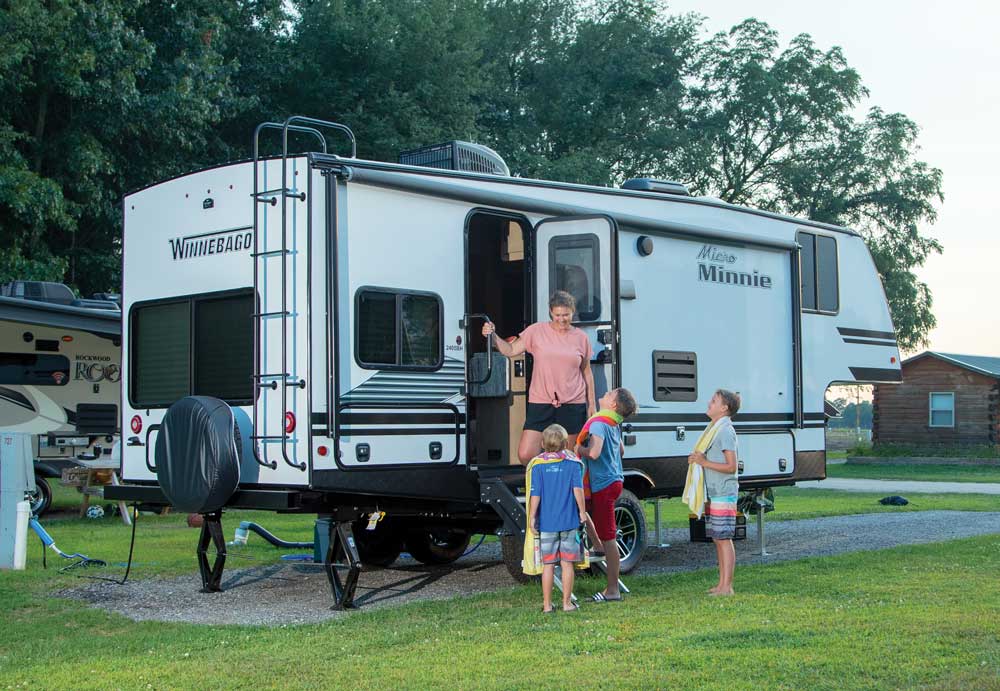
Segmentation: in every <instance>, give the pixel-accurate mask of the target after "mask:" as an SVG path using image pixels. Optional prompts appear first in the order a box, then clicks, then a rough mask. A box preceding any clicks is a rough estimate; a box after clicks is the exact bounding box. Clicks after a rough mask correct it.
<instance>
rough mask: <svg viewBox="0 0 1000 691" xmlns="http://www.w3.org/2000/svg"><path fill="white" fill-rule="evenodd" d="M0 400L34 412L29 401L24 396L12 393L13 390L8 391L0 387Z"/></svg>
mask: <svg viewBox="0 0 1000 691" xmlns="http://www.w3.org/2000/svg"><path fill="white" fill-rule="evenodd" d="M0 400H2V401H7V402H8V403H13V404H14V405H16V406H18V407H20V408H24V409H26V410H30V411H31V412H33V413H34V412H36V411H35V407H34V406H33V405H31V401H29V400H28V398H27V397H26V396H25V395H24V394H22V393H19V392H17V391H14V390H13V389H8V388H7V387H4V386H0Z"/></svg>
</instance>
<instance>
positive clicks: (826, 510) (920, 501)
mask: <svg viewBox="0 0 1000 691" xmlns="http://www.w3.org/2000/svg"><path fill="white" fill-rule="evenodd" d="M834 467H836V468H842V467H843V466H828V467H827V471H828V472H829V470H830V468H834ZM884 496H885V493H876V492H844V491H840V490H828V489H799V488H797V487H776V488H775V489H774V506H775V509H774V511H771V512H770V513H768V514H766V515H765V520H767V521H794V520H798V519H802V518H819V517H821V516H845V515H849V514H859V513H886V512H899V511H932V510H951V511H1000V497H997V496H996V495H992V496H991V495H988V494H919V495H910V496H908V497H907V499H909V500H910V504H909V505H907V506H883V505H882V504H879V503H878V500H879V499H881V498H882V497H884ZM660 514H661V516H662V517H663V520H664V522H665V524H666V525H667V526H668V527H670V528H682V527H686V526H687V525H688V511H687V507H686V506H684V504H682V503H681V501H680V500H679V499H671V500H669V501H664V502H661V504H660ZM750 520H751V521H754V520H756V519H755V518H754V517H753V516H751V517H750ZM646 522H647V524H648V527H649V528H650V529H651V530H652V528H653V527H654V525H655V524H654V523H653V508H652V507H651V506H647V507H646Z"/></svg>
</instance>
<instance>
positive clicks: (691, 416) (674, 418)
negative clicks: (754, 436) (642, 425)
mask: <svg viewBox="0 0 1000 691" xmlns="http://www.w3.org/2000/svg"><path fill="white" fill-rule="evenodd" d="M706 417H707V416H706V415H703V414H699V413H638V414H637V415H633V416H632V417H630V418H629V419H628V420H627V421H626V422H691V423H694V424H698V423H703V422H704V421H705V418H706ZM804 417H805V419H806V420H823V419H824V418H825V417H826V414H825V413H806V414H805V416H804ZM794 419H795V414H794V413H738V414H737V415H736V416H735V417H734V418H733V424H735V425H739V424H740V423H742V422H791V421H792V420H794Z"/></svg>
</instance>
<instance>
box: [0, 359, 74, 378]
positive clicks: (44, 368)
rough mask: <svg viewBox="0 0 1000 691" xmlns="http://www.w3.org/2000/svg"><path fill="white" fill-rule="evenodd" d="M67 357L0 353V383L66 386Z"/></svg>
mask: <svg viewBox="0 0 1000 691" xmlns="http://www.w3.org/2000/svg"><path fill="white" fill-rule="evenodd" d="M68 383H69V359H68V358H66V357H63V356H62V355H36V354H34V353H0V384H8V385H11V386H18V385H30V386H66V384H68Z"/></svg>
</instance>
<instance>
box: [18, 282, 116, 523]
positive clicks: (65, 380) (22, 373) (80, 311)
mask: <svg viewBox="0 0 1000 691" xmlns="http://www.w3.org/2000/svg"><path fill="white" fill-rule="evenodd" d="M5 288H8V290H5V293H6V294H5V295H0V428H2V429H3V430H4V431H5V432H24V433H28V434H32V435H34V447H35V448H34V452H35V461H36V465H35V469H36V481H37V485H38V496H37V499H36V501H35V505H34V507H33V508H34V510H35V512H36V513H43V512H44V511H45V509H47V508H48V505H49V503H50V501H51V496H52V495H51V491H50V489H49V487H48V484H47V482H46V481H45V478H46V477H58V475H59V473H58V469H57V467H56V464H57V463H58V462H60V461H66V460H68V459H74V458H80V459H85V460H94V459H95V458H98V457H100V456H110V455H111V452H112V449H113V447H114V445H115V443H116V441H117V440H118V438H119V428H118V424H119V420H120V415H119V409H118V406H119V404H120V401H121V390H120V388H119V379H120V377H121V311H120V310H119V309H118V306H117V305H115V304H114V303H110V302H99V301H93V300H85V301H76V302H77V303H83V304H84V305H86V306H78V305H72V304H58V303H54V302H46V301H45V300H46V295H45V293H46V291H48V292H53V290H54V289H61V290H62V291H65V293H66V294H68V295H70V296H71V295H72V294H71V293H70V292H69V289H68V288H66V287H65V286H62V285H60V284H46V283H37V282H26V281H18V282H15V283H13V284H10V285H9V286H6V287H5ZM25 289H27V290H25ZM64 302H66V301H64ZM97 305H103V307H98V306H97Z"/></svg>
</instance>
